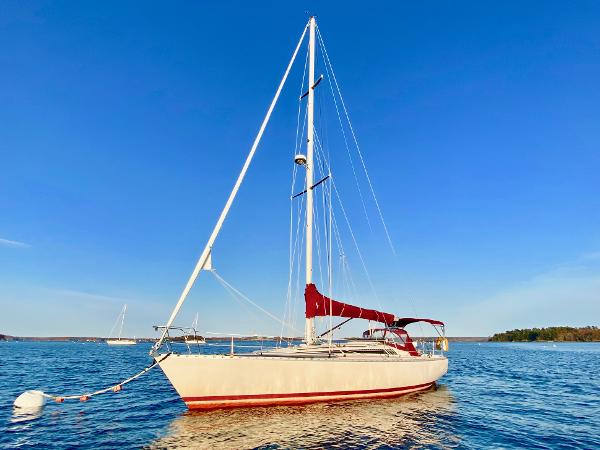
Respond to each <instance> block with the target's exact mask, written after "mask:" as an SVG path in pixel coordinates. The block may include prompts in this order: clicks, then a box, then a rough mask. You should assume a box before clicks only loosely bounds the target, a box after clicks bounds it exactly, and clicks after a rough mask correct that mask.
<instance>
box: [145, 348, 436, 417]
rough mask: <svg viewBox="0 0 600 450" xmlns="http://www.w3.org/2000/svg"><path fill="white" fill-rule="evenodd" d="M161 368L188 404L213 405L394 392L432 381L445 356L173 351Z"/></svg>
mask: <svg viewBox="0 0 600 450" xmlns="http://www.w3.org/2000/svg"><path fill="white" fill-rule="evenodd" d="M163 357H164V355H159V356H157V357H156V359H157V360H159V361H160V360H161V359H162V358H163ZM160 367H161V369H162V370H163V371H164V373H165V375H166V376H167V378H168V379H169V381H170V382H171V383H172V384H173V386H174V388H175V390H176V391H177V392H178V394H179V395H180V396H181V398H182V399H183V401H184V402H185V403H186V405H187V406H188V408H189V409H216V408H232V407H251V406H267V405H285V404H288V405H289V404H303V403H312V402H321V401H336V400H353V399H365V398H384V397H395V396H399V395H403V394H408V393H411V392H416V391H421V390H425V389H428V388H430V387H431V386H433V385H434V384H435V382H436V381H437V380H438V379H439V378H440V377H441V376H443V375H444V374H445V373H446V372H447V370H448V360H447V359H446V358H445V357H443V356H432V357H429V356H421V357H390V356H382V355H361V356H348V357H343V356H334V357H331V358H328V357H297V356H296V357H294V356H287V357H286V356H261V355H257V354H251V355H234V356H228V355H180V354H171V355H169V356H168V357H167V358H166V359H164V360H163V361H162V362H160Z"/></svg>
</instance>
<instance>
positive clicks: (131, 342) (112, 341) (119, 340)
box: [106, 305, 137, 345]
mask: <svg viewBox="0 0 600 450" xmlns="http://www.w3.org/2000/svg"><path fill="white" fill-rule="evenodd" d="M126 312H127V305H124V306H123V309H122V310H121V312H120V313H119V316H118V317H117V321H116V322H115V325H113V329H112V330H111V331H110V335H111V336H112V333H113V330H114V329H115V327H116V325H117V324H118V323H119V322H120V324H121V325H120V327H119V336H118V337H117V338H116V339H107V340H106V343H107V344H108V345H134V344H137V341H136V340H135V339H128V338H124V337H122V336H123V326H124V325H125V313H126Z"/></svg>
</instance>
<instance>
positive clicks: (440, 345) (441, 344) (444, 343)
mask: <svg viewBox="0 0 600 450" xmlns="http://www.w3.org/2000/svg"><path fill="white" fill-rule="evenodd" d="M449 347H450V346H449V345H448V339H446V338H443V337H441V336H440V337H439V338H437V339H436V340H435V348H436V349H438V350H443V351H445V352H447V351H448V348H449Z"/></svg>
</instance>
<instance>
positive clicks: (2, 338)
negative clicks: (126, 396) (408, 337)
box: [0, 334, 490, 343]
mask: <svg viewBox="0 0 600 450" xmlns="http://www.w3.org/2000/svg"><path fill="white" fill-rule="evenodd" d="M107 339H111V338H108V337H98V336H9V335H5V334H0V341H7V342H10V341H17V342H105V341H106V340H107ZM123 339H133V338H123ZM204 339H205V340H206V341H223V340H225V339H231V336H220V337H219V336H215V337H205V338H204ZM274 339H278V338H274V337H273V336H235V337H234V340H235V341H270V340H274ZM283 339H284V340H293V341H301V340H302V338H301V337H284V338H283ZM345 339H351V338H345ZM415 339H416V338H415ZM426 339H432V337H428V338H426ZM135 340H136V341H137V342H150V343H154V342H156V340H157V339H156V338H148V337H145V338H135ZM448 340H449V341H450V342H488V341H489V340H490V338H489V337H488V336H485V337H483V336H454V337H448ZM182 342H183V341H182Z"/></svg>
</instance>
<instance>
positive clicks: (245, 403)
mask: <svg viewBox="0 0 600 450" xmlns="http://www.w3.org/2000/svg"><path fill="white" fill-rule="evenodd" d="M434 385H435V382H432V383H425V384H419V385H416V386H404V387H398V388H386V389H369V390H363V391H334V392H303V393H294V394H255V395H215V396H206V397H183V401H184V402H185V404H186V405H187V407H188V409H205V410H206V409H221V408H248V407H255V406H277V405H304V404H307V403H316V402H333V401H344V400H359V399H368V398H391V397H399V396H401V395H406V394H410V393H413V392H418V391H424V390H426V389H429V388H430V387H432V386H434Z"/></svg>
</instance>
